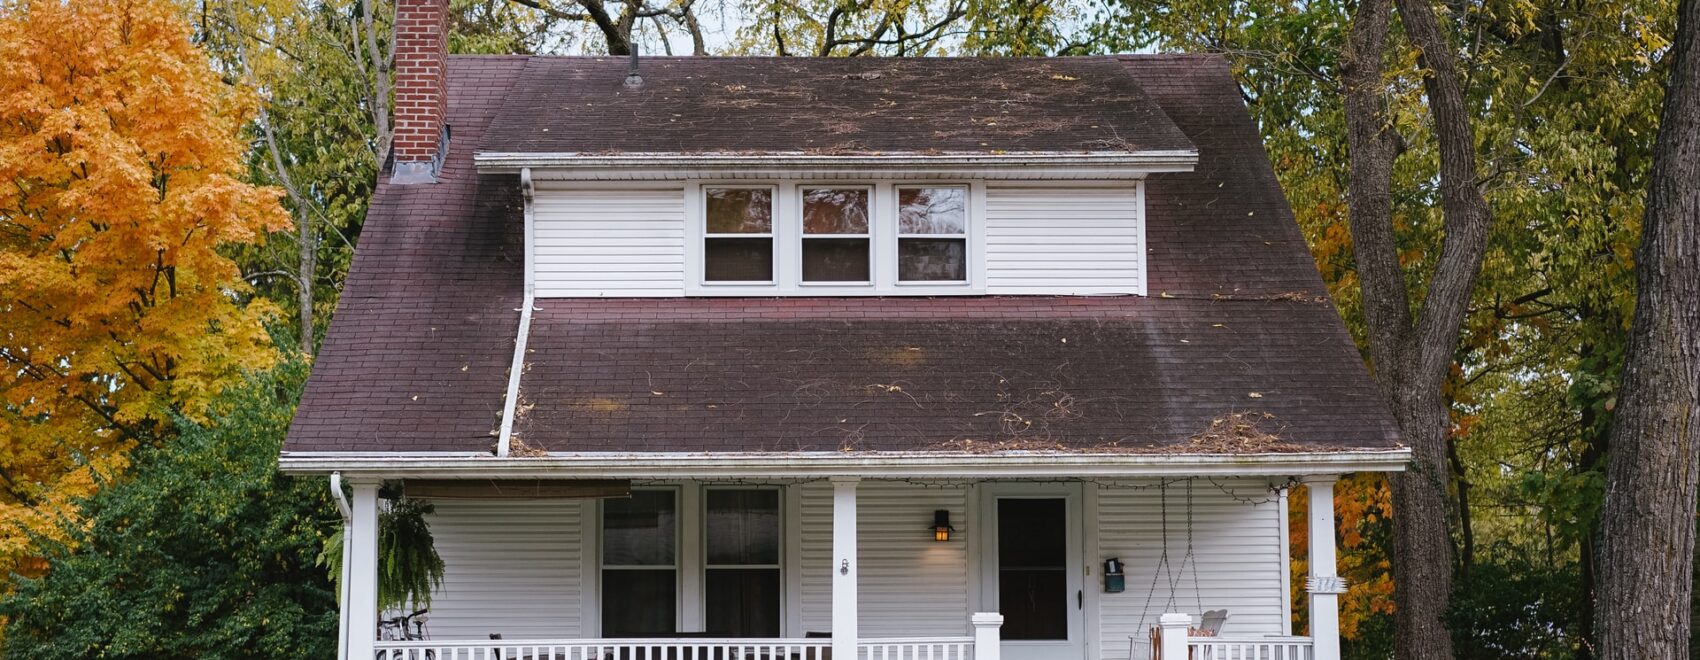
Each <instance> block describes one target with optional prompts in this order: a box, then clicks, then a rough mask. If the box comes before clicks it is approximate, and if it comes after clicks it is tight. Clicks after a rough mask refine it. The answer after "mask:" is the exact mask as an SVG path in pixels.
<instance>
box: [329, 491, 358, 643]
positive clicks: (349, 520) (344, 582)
mask: <svg viewBox="0 0 1700 660" xmlns="http://www.w3.org/2000/svg"><path fill="white" fill-rule="evenodd" d="M331 500H332V501H334V502H336V510H337V513H340V514H342V563H341V564H339V565H338V566H337V570H339V571H341V572H342V576H341V577H340V579H338V580H337V585H338V587H339V588H338V589H337V591H338V593H337V599H336V602H337V608H336V609H337V612H338V618H337V624H336V657H337V660H348V588H349V584H348V535H350V534H353V533H354V510H353V509H350V508H349V506H348V496H347V495H345V494H343V492H342V473H341V472H332V473H331Z"/></svg>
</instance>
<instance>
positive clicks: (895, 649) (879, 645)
mask: <svg viewBox="0 0 1700 660" xmlns="http://www.w3.org/2000/svg"><path fill="white" fill-rule="evenodd" d="M857 647H858V650H859V651H860V653H859V655H861V656H862V657H861V658H859V659H858V660H971V658H973V657H974V638H973V637H924V638H913V637H906V638H903V639H864V640H861V641H860V642H858V643H857Z"/></svg>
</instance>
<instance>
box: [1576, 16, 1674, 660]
mask: <svg viewBox="0 0 1700 660" xmlns="http://www.w3.org/2000/svg"><path fill="white" fill-rule="evenodd" d="M1677 25H1678V27H1677V36H1676V41H1675V43H1674V45H1673V50H1672V53H1671V57H1672V58H1674V60H1673V63H1672V65H1671V77H1670V83H1669V85H1668V86H1667V87H1666V92H1665V109H1664V116H1663V119H1662V120H1661V123H1660V127H1659V137H1658V141H1657V142H1656V143H1655V144H1654V147H1653V170H1652V175H1651V177H1650V184H1649V186H1648V190H1647V211H1646V216H1645V218H1644V219H1643V221H1642V226H1641V247H1640V249H1639V251H1638V252H1637V253H1636V287H1637V293H1636V301H1635V317H1634V321H1633V324H1632V326H1631V329H1630V336H1629V350H1628V354H1627V357H1626V358H1625V362H1624V366H1623V386H1622V388H1621V390H1620V395H1619V398H1618V406H1617V411H1616V414H1615V416H1614V417H1613V419H1612V429H1611V452H1610V456H1609V457H1608V459H1607V469H1606V496H1605V503H1604V506H1603V509H1602V511H1601V515H1600V536H1599V565H1598V567H1597V571H1598V580H1599V588H1598V591H1597V594H1598V603H1597V604H1596V607H1597V609H1596V614H1595V616H1596V619H1595V621H1596V623H1595V628H1596V630H1597V632H1598V634H1599V643H1600V648H1599V651H1600V653H1599V657H1601V658H1610V659H1620V660H1631V659H1638V658H1661V659H1664V658H1687V657H1688V637H1689V625H1690V621H1689V607H1690V601H1689V598H1690V595H1691V590H1692V588H1693V568H1694V515H1695V489H1696V478H1697V475H1700V0H1683V2H1682V4H1681V5H1680V7H1679V9H1678V24H1677Z"/></svg>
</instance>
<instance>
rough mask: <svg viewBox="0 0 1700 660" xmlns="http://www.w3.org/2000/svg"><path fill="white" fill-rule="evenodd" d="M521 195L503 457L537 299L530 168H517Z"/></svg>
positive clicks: (509, 443)
mask: <svg viewBox="0 0 1700 660" xmlns="http://www.w3.org/2000/svg"><path fill="white" fill-rule="evenodd" d="M519 185H520V192H521V195H522V196H523V197H524V198H525V296H524V298H523V300H521V301H520V308H519V333H518V334H517V335H516V336H515V337H514V359H513V362H512V363H511V364H509V365H508V396H507V399H506V400H505V401H504V402H503V404H502V430H501V433H500V435H499V437H498V439H497V440H496V455H497V456H504V457H505V456H507V455H508V451H509V450H510V449H512V447H513V437H514V414H515V412H516V411H517V410H518V408H519V381H520V376H521V375H523V374H524V373H525V342H526V340H527V339H528V338H530V336H531V311H532V307H533V305H534V304H535V303H536V300H537V275H536V272H535V270H534V268H533V266H534V265H535V261H534V260H535V256H534V255H535V254H536V240H535V238H534V237H535V235H536V232H534V231H532V230H533V228H534V225H535V222H536V219H535V217H534V215H533V213H532V199H533V193H534V188H533V187H532V185H531V168H524V169H521V170H520V171H519Z"/></svg>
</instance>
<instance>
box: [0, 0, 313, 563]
mask: <svg viewBox="0 0 1700 660" xmlns="http://www.w3.org/2000/svg"><path fill="white" fill-rule="evenodd" d="M181 11H182V10H181V9H180V8H179V7H178V6H177V5H174V4H172V3H171V2H170V1H169V0H77V1H76V2H60V1H58V0H21V1H17V2H4V3H0V575H5V574H7V573H8V572H9V571H13V570H22V571H23V572H26V573H27V572H30V571H31V569H32V568H34V569H39V567H32V566H31V565H30V563H29V561H28V558H29V557H30V556H31V551H30V547H31V540H30V539H31V537H32V535H35V534H48V535H52V534H54V530H56V529H57V528H58V524H57V523H59V522H60V521H62V520H63V519H64V518H65V517H67V516H72V515H74V505H75V502H76V500H77V499H78V498H80V497H81V496H84V495H87V494H89V493H91V492H92V491H93V490H94V489H95V488H96V487H97V485H98V484H99V482H100V481H101V480H102V479H105V478H108V477H110V476H112V475H113V474H115V473H116V471H117V470H121V469H122V468H123V466H124V465H125V455H126V453H127V451H128V450H129V449H131V448H133V447H135V446H136V445H138V444H142V443H149V444H159V443H164V442H168V441H169V440H170V438H171V434H172V431H171V429H172V426H173V420H174V418H175V417H176V416H178V415H182V416H185V417H187V418H190V419H196V418H200V417H201V416H202V414H203V413H204V412H205V408H206V406H207V405H208V403H209V402H210V400H211V398H212V397H213V395H215V394H216V393H218V392H219V391H220V390H221V389H223V388H224V387H225V386H226V385H228V384H230V383H232V382H234V381H235V380H236V379H237V378H238V377H239V376H240V375H241V373H242V372H243V371H244V370H247V369H254V368H263V367H265V366H268V365H270V364H271V362H272V360H274V358H275V355H274V353H273V349H272V348H271V342H270V340H269V337H268V336H267V334H266V332H265V329H264V328H263V327H262V325H261V321H262V319H263V318H264V317H265V316H266V315H267V314H268V313H270V308H269V307H267V306H266V305H263V304H260V303H255V302H247V301H246V300H245V287H244V286H243V283H242V280H241V277H240V273H239V272H238V270H237V266H236V264H235V263H233V262H232V261H231V260H230V259H229V258H227V257H225V256H223V255H222V254H220V252H219V248H220V247H221V246H227V245H231V244H235V243H249V242H254V241H256V240H258V239H259V238H260V237H261V235H262V233H263V232H265V231H267V230H277V229H282V228H285V227H286V226H287V224H288V216H287V215H285V214H284V212H283V210H282V209H281V207H280V206H279V202H278V195H277V193H276V192H275V191H273V190H269V189H265V188H259V187H255V186H252V185H249V184H246V183H244V182H243V181H242V179H241V176H242V173H243V172H244V171H245V164H244V161H243V157H244V151H245V145H244V144H243V142H242V139H241V129H242V126H243V124H244V123H245V122H246V120H247V118H248V117H249V116H250V112H251V110H252V109H253V107H252V103H251V101H250V99H249V98H248V97H247V96H245V95H244V94H242V93H241V92H240V91H239V90H237V89H235V88H233V87H231V86H230V85H227V84H225V83H224V82H222V81H221V80H220V78H219V77H218V75H217V74H216V73H215V72H214V71H213V70H212V68H211V67H210V65H209V63H208V60H207V58H206V56H205V55H204V54H203V53H202V52H201V51H200V50H198V49H197V48H196V47H195V46H194V44H193V43H191V41H190V39H189V29H188V25H187V22H186V20H185V17H184V15H183V14H182V13H181Z"/></svg>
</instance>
